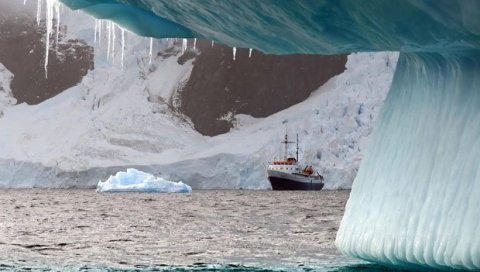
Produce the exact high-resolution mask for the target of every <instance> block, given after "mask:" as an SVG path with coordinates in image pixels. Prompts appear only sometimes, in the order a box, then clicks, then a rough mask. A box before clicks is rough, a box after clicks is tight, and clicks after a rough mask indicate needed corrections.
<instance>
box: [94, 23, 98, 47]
mask: <svg viewBox="0 0 480 272" xmlns="http://www.w3.org/2000/svg"><path fill="white" fill-rule="evenodd" d="M97 32H98V20H97V19H95V31H94V33H93V34H94V35H93V42H97Z"/></svg>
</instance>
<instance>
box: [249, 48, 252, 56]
mask: <svg viewBox="0 0 480 272" xmlns="http://www.w3.org/2000/svg"><path fill="white" fill-rule="evenodd" d="M251 57H252V48H250V50H248V58H251Z"/></svg>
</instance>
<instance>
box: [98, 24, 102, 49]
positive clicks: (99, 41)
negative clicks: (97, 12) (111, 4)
mask: <svg viewBox="0 0 480 272" xmlns="http://www.w3.org/2000/svg"><path fill="white" fill-rule="evenodd" d="M102 30H103V20H99V21H98V44H102Z"/></svg>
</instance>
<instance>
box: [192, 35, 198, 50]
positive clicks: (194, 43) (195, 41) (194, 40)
mask: <svg viewBox="0 0 480 272" xmlns="http://www.w3.org/2000/svg"><path fill="white" fill-rule="evenodd" d="M196 47H197V38H195V39H193V50H195V48H196Z"/></svg>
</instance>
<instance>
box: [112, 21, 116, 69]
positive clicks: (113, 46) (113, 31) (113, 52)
mask: <svg viewBox="0 0 480 272" xmlns="http://www.w3.org/2000/svg"><path fill="white" fill-rule="evenodd" d="M111 27H112V61H114V62H115V39H116V37H117V35H116V34H115V27H116V24H115V23H113V22H112V25H111Z"/></svg>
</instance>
